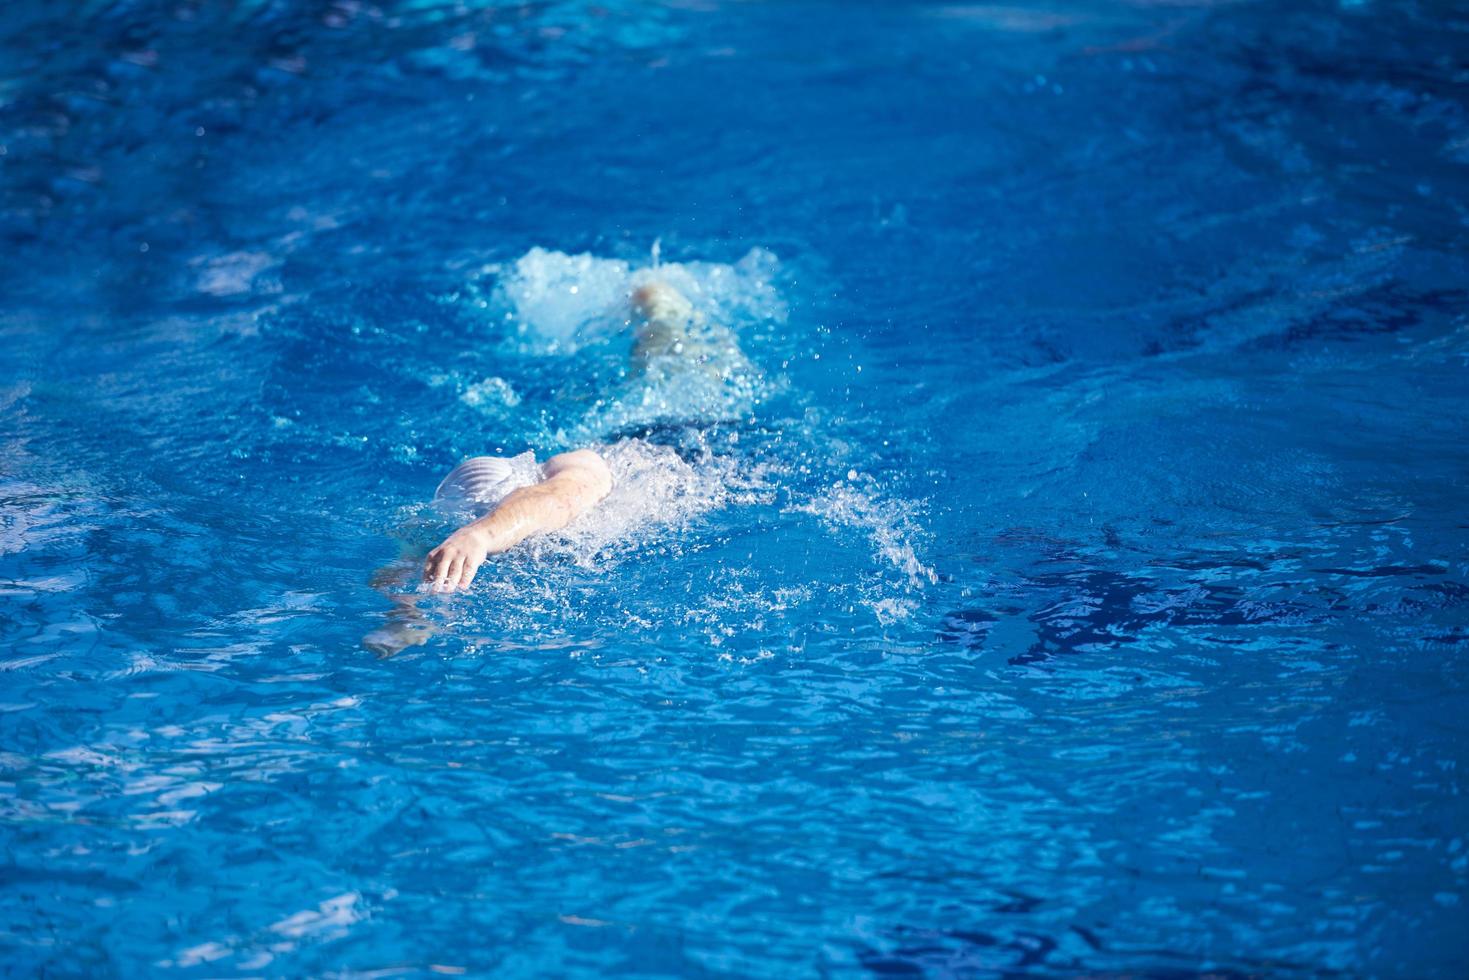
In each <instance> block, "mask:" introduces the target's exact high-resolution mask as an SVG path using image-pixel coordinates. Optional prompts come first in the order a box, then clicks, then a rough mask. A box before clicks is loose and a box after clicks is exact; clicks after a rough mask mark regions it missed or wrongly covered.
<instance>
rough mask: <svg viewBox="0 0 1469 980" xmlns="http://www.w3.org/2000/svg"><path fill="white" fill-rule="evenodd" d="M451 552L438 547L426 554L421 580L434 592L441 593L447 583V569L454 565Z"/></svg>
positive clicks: (453, 556)
mask: <svg viewBox="0 0 1469 980" xmlns="http://www.w3.org/2000/svg"><path fill="white" fill-rule="evenodd" d="M454 558H455V553H454V551H453V550H451V549H449V548H446V547H444V546H443V545H440V546H439V547H437V548H435V549H434V550H433V551H430V552H429V553H428V561H427V562H425V563H424V566H423V580H424V581H425V582H426V583H428V586H429V588H430V589H432V590H433V591H434V592H442V591H443V589H444V586H445V585H447V584H448V582H449V569H450V567H451V566H452V565H453V564H454Z"/></svg>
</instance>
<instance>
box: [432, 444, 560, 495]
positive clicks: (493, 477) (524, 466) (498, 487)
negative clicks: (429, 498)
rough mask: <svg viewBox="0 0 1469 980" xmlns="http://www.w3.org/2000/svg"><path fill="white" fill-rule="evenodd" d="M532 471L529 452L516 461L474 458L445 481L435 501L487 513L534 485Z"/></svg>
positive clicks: (533, 467)
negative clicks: (484, 510)
mask: <svg viewBox="0 0 1469 980" xmlns="http://www.w3.org/2000/svg"><path fill="white" fill-rule="evenodd" d="M535 469H536V462H535V456H534V455H533V454H531V453H528V452H527V453H521V454H520V455H519V456H515V457H507V456H475V457H474V458H472V459H466V460H465V461H464V462H462V463H460V464H459V465H458V466H456V467H454V469H453V470H452V471H451V472H450V473H449V475H448V476H446V477H444V479H443V482H442V483H440V484H439V488H438V489H437V490H435V491H434V500H435V501H437V502H442V503H445V504H448V505H450V506H464V505H468V506H471V507H474V508H476V509H488V508H491V507H494V506H495V505H496V504H498V503H499V502H500V501H502V500H504V499H505V498H506V497H507V496H509V495H510V492H511V491H512V490H516V489H518V488H520V487H523V486H526V485H528V484H530V483H534V482H535V480H536V476H535V472H534V471H535Z"/></svg>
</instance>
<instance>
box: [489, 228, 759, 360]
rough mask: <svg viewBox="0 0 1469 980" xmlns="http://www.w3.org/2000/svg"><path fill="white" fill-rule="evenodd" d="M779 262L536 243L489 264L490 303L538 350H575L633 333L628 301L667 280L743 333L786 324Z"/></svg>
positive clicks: (751, 256)
mask: <svg viewBox="0 0 1469 980" xmlns="http://www.w3.org/2000/svg"><path fill="white" fill-rule="evenodd" d="M779 267H780V263H779V261H778V260H777V259H776V257H775V256H774V255H773V254H772V253H770V252H768V251H766V250H764V249H751V250H750V251H749V252H748V253H747V254H746V255H745V256H744V258H742V259H740V260H739V261H738V262H736V263H734V264H732V265H730V264H725V263H720V262H686V263H685V262H661V261H657V260H656V253H653V254H650V257H649V260H648V262H647V263H646V264H635V263H631V262H627V261H624V260H622V259H613V258H601V257H598V256H594V255H590V254H588V253H585V252H583V253H580V254H578V255H568V254H567V253H565V252H561V251H556V250H553V249H545V248H541V247H540V246H537V247H535V248H532V249H531V250H530V251H528V252H526V253H525V254H524V255H522V256H521V257H520V258H518V259H516V260H515V261H514V262H511V263H507V264H504V265H493V266H488V267H486V268H485V269H484V270H483V271H484V273H485V275H486V281H488V282H490V283H492V285H491V286H490V290H489V304H490V308H491V309H492V310H493V311H494V313H495V314H496V315H498V316H500V317H502V318H503V319H504V320H505V321H506V322H508V323H511V324H513V326H514V328H515V330H516V333H517V335H518V336H519V337H520V338H521V339H522V340H523V342H524V343H525V344H526V346H527V348H528V349H529V350H531V351H534V352H537V353H545V354H556V353H561V354H565V353H571V352H574V351H576V350H577V349H579V348H580V347H582V346H585V345H586V344H588V343H592V342H596V341H600V340H605V339H606V338H607V337H608V336H612V335H618V334H622V333H626V332H627V331H628V328H629V327H630V326H631V325H632V311H631V309H630V308H629V305H628V300H629V297H631V296H632V292H633V290H635V289H637V288H638V287H639V286H641V285H643V284H645V283H648V282H651V281H654V280H660V281H662V282H666V283H667V284H668V285H670V286H672V287H674V288H675V289H677V290H678V291H679V292H681V293H683V294H684V295H685V296H686V297H688V299H689V300H690V302H692V303H693V304H694V307H695V308H696V309H698V310H700V311H702V312H703V313H704V314H705V315H706V316H708V317H709V318H710V319H712V320H715V321H718V322H721V323H724V324H726V325H728V326H729V327H730V328H731V329H735V330H737V329H738V327H739V326H740V325H741V324H748V323H751V322H754V321H757V320H770V321H775V322H783V321H784V320H785V318H786V307H785V304H784V303H783V302H782V300H781V298H780V294H779V292H778V291H777V289H776V286H775V279H776V275H777V272H778V270H779Z"/></svg>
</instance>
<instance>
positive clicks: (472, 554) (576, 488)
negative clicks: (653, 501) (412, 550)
mask: <svg viewBox="0 0 1469 980" xmlns="http://www.w3.org/2000/svg"><path fill="white" fill-rule="evenodd" d="M542 472H544V473H545V474H546V478H545V479H544V480H542V481H541V482H540V483H536V484H533V485H532V486H528V487H521V488H520V489H519V490H515V491H513V492H512V493H511V494H510V495H509V496H508V497H506V498H505V499H504V500H502V501H500V503H499V504H498V505H497V506H496V507H495V509H494V510H492V511H490V512H489V513H488V514H486V515H485V516H484V517H481V518H480V519H479V520H477V521H475V522H474V523H472V524H466V525H464V526H463V527H461V528H460V529H459V530H457V531H455V532H454V533H453V534H451V535H449V536H448V537H447V538H445V539H444V543H443V544H441V545H439V546H438V547H437V548H435V549H434V550H433V551H430V552H429V553H428V560H427V561H425V562H424V565H423V580H424V581H425V582H427V583H429V584H430V586H431V587H432V588H433V590H434V591H435V592H454V591H456V590H462V589H467V588H469V583H471V582H473V581H474V576H475V573H476V572H478V571H479V568H480V566H481V565H483V564H484V563H485V559H486V558H487V557H489V556H490V555H497V554H499V553H500V552H502V551H507V550H509V549H510V548H513V547H515V546H516V545H518V544H520V542H522V541H524V540H525V539H526V538H528V537H530V536H531V535H532V534H541V533H543V532H545V531H556V530H559V529H561V528H563V527H565V526H566V525H568V524H570V523H571V522H572V521H574V520H576V518H577V517H579V516H581V515H582V514H583V513H584V512H585V511H586V510H587V509H588V508H590V507H591V506H592V505H593V504H595V503H597V502H598V501H599V500H601V499H602V498H603V497H605V496H607V494H609V493H610V492H611V491H612V474H611V472H610V471H609V470H608V469H607V464H606V463H604V462H603V461H602V457H601V456H598V455H597V454H596V453H594V452H592V451H591V450H590V449H578V450H576V451H575V452H570V453H561V454H560V455H559V456H552V457H551V458H550V459H549V460H547V462H546V465H545V466H544V467H543V468H542Z"/></svg>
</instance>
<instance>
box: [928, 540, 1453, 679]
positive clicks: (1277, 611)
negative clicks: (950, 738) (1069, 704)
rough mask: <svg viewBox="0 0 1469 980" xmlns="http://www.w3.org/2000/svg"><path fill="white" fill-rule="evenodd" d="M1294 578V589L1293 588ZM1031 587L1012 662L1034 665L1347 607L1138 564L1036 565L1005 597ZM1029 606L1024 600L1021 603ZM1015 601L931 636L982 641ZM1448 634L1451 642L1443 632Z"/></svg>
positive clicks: (1371, 610) (1424, 568)
mask: <svg viewBox="0 0 1469 980" xmlns="http://www.w3.org/2000/svg"><path fill="white" fill-rule="evenodd" d="M1235 564H1243V565H1247V566H1248V567H1251V568H1254V567H1256V566H1255V565H1254V564H1253V563H1249V562H1245V563H1230V562H1219V561H1217V560H1216V561H1214V562H1212V563H1203V562H1198V563H1194V562H1188V561H1184V562H1181V563H1180V562H1171V563H1169V567H1174V568H1187V569H1190V570H1198V571H1214V572H1216V573H1217V572H1219V571H1228V569H1229V568H1230V567H1233V565H1235ZM1445 572H1446V569H1445V568H1444V567H1442V566H1438V565H1412V566H1407V565H1403V566H1396V565H1394V566H1383V567H1377V568H1368V569H1347V568H1331V569H1322V570H1321V573H1322V574H1327V575H1339V576H1343V577H1346V578H1348V579H1361V578H1397V577H1404V576H1426V575H1435V576H1437V575H1443V574H1444V573H1445ZM1293 587H1299V591H1292V590H1293ZM1024 596H1031V597H1033V599H1034V603H1035V606H1033V607H1032V609H1033V611H1031V612H1029V613H1028V614H1027V615H1026V619H1027V620H1028V621H1029V622H1030V623H1031V624H1032V628H1033V629H1034V633H1035V639H1034V642H1033V643H1032V644H1031V645H1030V647H1029V648H1028V649H1027V650H1026V651H1025V652H1024V653H1021V654H1018V655H1016V656H1013V657H1011V658H1010V659H1009V662H1010V663H1011V664H1014V665H1024V664H1034V663H1039V662H1043V661H1047V660H1050V659H1051V658H1052V657H1055V656H1058V655H1062V654H1068V653H1078V652H1095V651H1098V650H1109V649H1113V648H1116V647H1119V646H1123V645H1126V644H1131V643H1135V642H1138V641H1139V640H1141V639H1143V638H1144V634H1146V633H1147V632H1148V631H1150V630H1156V629H1161V628H1164V627H1190V628H1197V627H1210V626H1217V627H1220V628H1221V629H1224V630H1229V631H1235V632H1233V633H1232V634H1231V635H1226V636H1220V637H1214V638H1212V639H1214V640H1216V641H1217V642H1220V643H1231V642H1233V643H1240V642H1245V639H1244V638H1243V637H1241V636H1240V635H1239V634H1238V632H1237V631H1238V630H1242V629H1243V630H1248V629H1250V628H1251V627H1260V626H1277V627H1279V626H1286V627H1294V628H1302V627H1313V626H1319V625H1321V624H1324V623H1327V622H1329V621H1331V620H1333V619H1336V618H1339V617H1340V616H1341V615H1342V614H1344V613H1348V612H1351V611H1353V607H1352V606H1351V605H1350V604H1349V600H1348V596H1347V594H1346V592H1344V591H1342V590H1341V589H1338V588H1334V587H1332V586H1329V585H1326V584H1325V583H1319V582H1318V583H1311V584H1306V583H1294V582H1290V581H1278V582H1272V583H1266V584H1259V585H1253V586H1251V587H1250V588H1244V587H1241V586H1237V585H1230V584H1222V583H1219V582H1211V581H1204V580H1201V579H1199V578H1195V579H1193V580H1191V581H1188V582H1184V583H1181V584H1164V583H1163V582H1161V581H1159V580H1158V579H1156V578H1154V577H1152V576H1149V575H1146V574H1140V573H1129V572H1117V571H1110V570H1106V569H1099V568H1083V569H1073V570H1067V571H1060V572H1042V573H1038V574H1032V575H1029V576H1027V577H1026V578H1025V579H1023V580H1022V582H1021V584H1020V586H1019V588H1018V589H1017V590H1016V592H1015V593H1012V594H1011V595H1010V596H1009V597H1008V598H1010V599H1012V600H1013V599H1015V598H1020V597H1024ZM1466 602H1469V586H1465V585H1463V584H1461V583H1457V582H1430V583H1422V584H1420V585H1416V586H1413V587H1412V588H1410V589H1409V590H1407V591H1405V593H1404V594H1402V595H1400V596H1398V597H1397V598H1396V599H1394V600H1392V601H1390V602H1383V601H1377V602H1369V603H1365V604H1363V605H1362V606H1360V607H1359V608H1356V609H1355V612H1356V613H1357V614H1359V615H1373V616H1381V615H1413V614H1422V613H1427V612H1430V611H1433V610H1436V609H1442V608H1444V607H1446V606H1457V605H1462V604H1464V603H1466ZM1027 605H1030V604H1027ZM1023 612H1024V610H1023V609H1021V608H1017V607H1015V606H1013V605H1012V606H999V605H991V606H988V607H987V608H968V609H958V610H954V611H952V612H949V613H947V614H946V615H945V616H944V617H943V619H942V621H941V623H940V626H939V629H938V631H937V635H936V638H937V639H938V640H939V641H940V642H944V643H953V644H957V645H959V646H961V647H964V648H966V649H971V650H977V649H980V648H982V647H983V646H984V645H985V643H986V639H987V638H988V636H989V635H990V633H991V632H992V631H993V630H994V629H995V628H996V626H998V625H999V624H1000V623H1001V622H1002V621H1003V620H1004V619H1005V618H1007V617H1011V616H1017V615H1021V614H1022V613H1023ZM1447 642H1457V638H1456V637H1453V636H1449V637H1448V638H1447Z"/></svg>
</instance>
